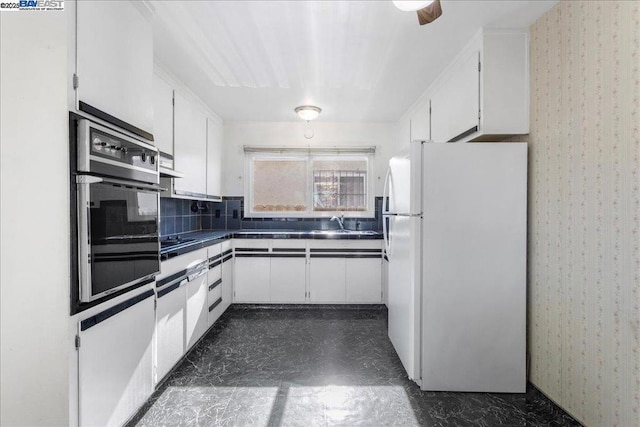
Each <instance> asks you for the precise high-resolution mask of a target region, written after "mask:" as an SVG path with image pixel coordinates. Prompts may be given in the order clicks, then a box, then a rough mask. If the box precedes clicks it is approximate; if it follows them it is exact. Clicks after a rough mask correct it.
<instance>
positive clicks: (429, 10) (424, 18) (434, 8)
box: [416, 0, 442, 25]
mask: <svg viewBox="0 0 640 427" xmlns="http://www.w3.org/2000/svg"><path fill="white" fill-rule="evenodd" d="M416 12H417V13H418V22H419V23H420V25H425V24H428V23H430V22H433V21H435V20H436V19H438V17H439V16H440V15H442V7H441V6H440V0H435V1H434V2H433V3H431V4H430V5H429V6H427V7H424V8H422V9H419V10H417V11H416Z"/></svg>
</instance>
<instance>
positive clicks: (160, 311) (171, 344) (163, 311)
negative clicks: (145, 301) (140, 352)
mask: <svg viewBox="0 0 640 427" xmlns="http://www.w3.org/2000/svg"><path fill="white" fill-rule="evenodd" d="M186 284H187V282H186V280H185V281H184V282H183V284H182V285H181V286H180V287H179V288H177V289H174V290H172V291H171V292H169V293H166V294H164V295H162V296H160V297H159V298H158V307H157V309H156V310H157V311H156V378H155V382H156V384H157V383H159V382H160V381H161V380H162V379H163V378H164V377H165V375H167V373H169V371H170V370H171V369H172V368H173V366H174V365H175V364H176V363H177V362H178V360H180V358H181V357H182V355H183V354H184V352H185V335H184V331H185V326H184V322H185V301H186V298H187V297H186V288H187V286H186Z"/></svg>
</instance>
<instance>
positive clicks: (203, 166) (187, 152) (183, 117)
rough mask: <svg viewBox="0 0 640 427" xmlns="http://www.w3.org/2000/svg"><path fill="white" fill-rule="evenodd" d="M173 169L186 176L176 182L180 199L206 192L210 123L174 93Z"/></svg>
mask: <svg viewBox="0 0 640 427" xmlns="http://www.w3.org/2000/svg"><path fill="white" fill-rule="evenodd" d="M174 98H175V106H174V119H175V120H174V132H175V134H174V144H173V149H174V153H173V156H174V167H175V169H176V170H178V171H180V172H182V173H184V174H185V176H184V178H180V179H176V180H175V183H174V190H175V192H176V193H177V194H180V195H200V196H204V195H205V194H206V192H207V119H206V116H205V115H204V113H203V112H202V111H201V110H200V109H199V108H198V107H197V106H196V105H194V104H193V103H192V102H191V101H190V100H188V99H187V98H185V97H184V96H183V95H182V94H180V92H178V91H176V92H175V93H174Z"/></svg>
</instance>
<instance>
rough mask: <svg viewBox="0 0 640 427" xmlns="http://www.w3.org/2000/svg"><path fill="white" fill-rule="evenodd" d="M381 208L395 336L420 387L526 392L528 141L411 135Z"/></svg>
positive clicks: (391, 333) (394, 162)
mask: <svg viewBox="0 0 640 427" xmlns="http://www.w3.org/2000/svg"><path fill="white" fill-rule="evenodd" d="M387 200H388V202H387V203H385V207H384V209H383V223H384V235H385V236H384V237H385V239H384V240H385V247H386V254H387V257H388V259H389V282H388V283H389V289H388V308H389V338H390V340H391V342H392V343H393V346H394V347H395V350H396V352H397V353H398V356H399V358H400V360H401V361H402V364H403V365H404V367H405V369H406V371H407V374H408V376H409V378H411V379H412V380H414V381H415V382H416V383H418V385H420V387H421V389H422V390H431V391H469V392H498V393H500V392H503V393H524V392H525V391H526V244H527V242H526V238H527V234H526V223H527V145H526V143H457V144H445V143H432V142H424V141H413V142H412V143H411V144H410V148H409V151H407V152H405V153H402V154H400V155H398V156H396V157H393V158H392V159H391V160H390V162H389V169H388V172H387V177H386V182H385V201H387Z"/></svg>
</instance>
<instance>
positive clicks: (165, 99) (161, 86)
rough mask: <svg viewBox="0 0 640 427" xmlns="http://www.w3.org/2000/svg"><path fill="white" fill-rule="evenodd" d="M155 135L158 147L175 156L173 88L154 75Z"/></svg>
mask: <svg viewBox="0 0 640 427" xmlns="http://www.w3.org/2000/svg"><path fill="white" fill-rule="evenodd" d="M153 136H154V138H155V144H156V147H158V149H159V150H160V151H162V152H163V153H167V154H170V155H172V156H173V88H172V87H171V86H170V85H169V84H168V83H167V82H165V81H164V80H163V79H162V78H160V77H158V76H157V75H155V74H154V76H153Z"/></svg>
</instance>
